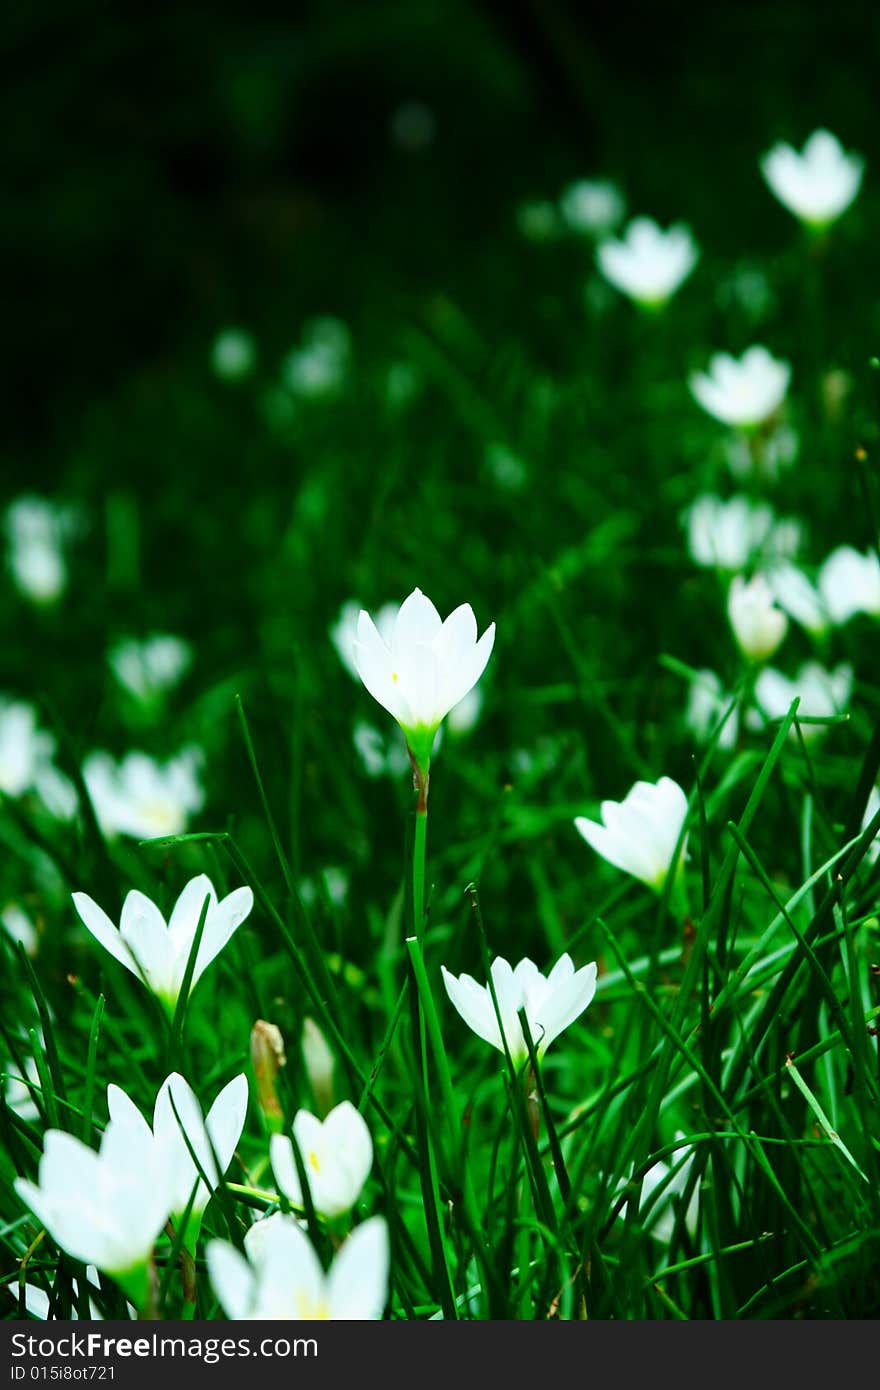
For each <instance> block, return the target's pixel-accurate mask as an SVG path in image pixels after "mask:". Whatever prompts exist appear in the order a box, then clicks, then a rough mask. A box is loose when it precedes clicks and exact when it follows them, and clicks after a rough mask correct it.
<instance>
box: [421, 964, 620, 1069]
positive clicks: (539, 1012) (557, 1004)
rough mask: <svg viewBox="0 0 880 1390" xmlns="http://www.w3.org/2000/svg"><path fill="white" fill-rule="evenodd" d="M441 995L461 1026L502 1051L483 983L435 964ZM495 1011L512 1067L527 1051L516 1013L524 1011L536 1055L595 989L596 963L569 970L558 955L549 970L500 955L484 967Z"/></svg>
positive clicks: (577, 1013) (521, 1062)
mask: <svg viewBox="0 0 880 1390" xmlns="http://www.w3.org/2000/svg"><path fill="white" fill-rule="evenodd" d="M440 972H441V974H442V976H443V983H444V985H445V986H446V993H447V994H448V995H449V998H450V999H451V1001H452V1003H453V1004H454V1005H455V1008H456V1009H457V1010H458V1012H459V1013H460V1014H461V1017H462V1018H463V1019H464V1021H465V1023H466V1024H467V1026H468V1027H469V1028H470V1029H472V1031H473V1032H474V1033H476V1035H477V1037H478V1038H482V1039H483V1041H484V1042H487V1043H489V1044H490V1045H491V1046H492V1047H496V1048H497V1049H498V1051H499V1052H503V1051H504V1043H503V1042H502V1037H501V1029H500V1028H499V1026H498V1014H497V1013H496V1012H495V1004H494V1002H493V1000H492V993H491V990H490V988H489V986H488V985H480V984H478V983H477V981H476V980H475V979H474V978H473V976H471V975H458V976H456V975H452V974H450V972H449V971H448V970H447V969H446V966H445V965H442V966H441V967H440ZM489 972H490V974H491V976H492V983H493V984H494V986H495V995H496V998H497V1000H498V1012H499V1013H500V1014H501V1021H502V1024H503V1027H504V1039H505V1041H506V1042H507V1049H508V1051H509V1053H510V1057H511V1061H512V1062H513V1064H514V1066H516V1067H521V1066H523V1065H524V1063H525V1062H526V1061H527V1060H528V1056H529V1049H528V1045H527V1043H526V1040H525V1037H524V1035H523V1030H522V1027H521V1025H520V1021H519V1017H518V1012H519V1010H520V1009H524V1010H525V1014H526V1022H527V1023H528V1028H529V1033H530V1035H531V1039H532V1043H533V1045H534V1048H535V1052H536V1055H537V1056H538V1057H539V1058H541V1057H543V1055H544V1053H545V1052H546V1051H547V1048H548V1047H549V1046H550V1044H551V1043H552V1042H553V1040H554V1039H555V1038H558V1037H559V1035H560V1033H562V1032H563V1031H564V1030H565V1029H566V1028H568V1027H569V1026H570V1024H572V1023H574V1021H575V1019H577V1018H580V1016H581V1014H582V1013H583V1011H584V1009H585V1008H586V1007H587V1005H588V1004H589V1003H590V1002H591V1000H592V998H593V995H594V994H595V993H596V962H595V961H593V962H591V964H590V965H584V966H582V967H581V969H580V970H575V968H574V963H573V962H572V959H571V956H569V955H563V956H560V957H559V960H558V961H557V962H556V964H555V965H554V967H553V969H552V970H551V971H550V973H549V975H546V976H545V975H542V973H541V971H540V970H539V969H538V967H537V966H536V965H535V964H534V962H533V961H530V960H528V959H526V960H521V961H520V962H519V964H518V965H516V966H511V965H510V963H509V962H508V961H506V960H505V959H504V958H503V957H502V956H498V957H497V958H496V959H495V960H493V962H492V964H491V966H490V967H489Z"/></svg>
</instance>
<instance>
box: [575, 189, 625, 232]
mask: <svg viewBox="0 0 880 1390" xmlns="http://www.w3.org/2000/svg"><path fill="white" fill-rule="evenodd" d="M559 211H560V212H561V214H562V220H563V222H564V223H565V225H566V226H567V227H568V228H569V230H570V231H572V232H578V233H580V234H581V235H584V236H599V235H601V234H602V233H603V232H610V231H613V230H614V228H615V227H616V226H617V224H618V222H620V221H621V220H622V218H623V214H624V212H625V211H626V204H625V202H624V198H623V194H622V193H621V191H620V189H619V188H618V187H617V184H615V183H611V181H610V180H609V179H578V180H577V182H576V183H571V184H569V185H568V187H567V188H566V189H565V190H564V191H563V193H562V195H561V197H560V199H559Z"/></svg>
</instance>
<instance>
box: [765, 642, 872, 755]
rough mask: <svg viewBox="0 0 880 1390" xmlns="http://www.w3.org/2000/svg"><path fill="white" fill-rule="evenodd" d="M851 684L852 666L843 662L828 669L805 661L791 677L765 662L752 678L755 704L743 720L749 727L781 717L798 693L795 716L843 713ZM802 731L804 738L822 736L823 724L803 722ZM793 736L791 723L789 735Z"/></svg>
mask: <svg viewBox="0 0 880 1390" xmlns="http://www.w3.org/2000/svg"><path fill="white" fill-rule="evenodd" d="M852 686H853V670H852V667H851V666H849V665H847V664H846V663H845V662H842V663H841V664H840V665H838V666H835V668H834V670H833V671H828V670H826V669H825V667H824V666H820V665H819V663H818V662H816V661H808V662H807V663H806V664H805V665H803V666H801V668H800V670H799V671H798V673H797V675H796V676H795V678H794V680H789V678H788V676H784V675H783V674H782V672H781V671H777V670H776V669H775V668H774V667H772V666H768V667H767V668H766V669H765V670H763V671H762V672H761V674H760V675H759V676H758V679H757V681H756V682H755V706H756V708H755V709H752V710H749V713H748V715H747V718H746V722H747V723H748V725H749V728H751V729H761V728H763V727H764V724H765V723H766V722H767V721H769V720H773V719H783V718H784V717H785V715H786V714H788V711H789V709H790V708H791V703H792V701H793V700H794V699H795V698H797V697H800V703H799V705H798V708H797V714H796V718H797V719H800V718H801V717H802V716H803V715H807V716H809V717H811V718H815V719H824V718H828V717H829V716H831V715H835V714H844V713H845V712H846V708H847V705H848V704H849V701H850V696H851V695H852ZM801 733H802V735H803V737H804V739H806V740H810V739H815V738H821V736H822V734H823V733H825V725H824V724H802V725H801ZM796 736H797V735H796V733H795V729H794V726H793V725H792V728H791V731H790V737H792V738H795V737H796Z"/></svg>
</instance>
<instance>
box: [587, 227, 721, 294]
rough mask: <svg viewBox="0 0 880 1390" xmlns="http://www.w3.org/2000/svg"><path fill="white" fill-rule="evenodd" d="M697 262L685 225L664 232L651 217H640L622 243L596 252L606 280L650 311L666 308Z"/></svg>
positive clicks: (609, 243)
mask: <svg viewBox="0 0 880 1390" xmlns="http://www.w3.org/2000/svg"><path fill="white" fill-rule="evenodd" d="M698 258H699V250H698V248H697V245H696V242H695V241H694V239H693V237H692V236H691V233H690V230H689V229H688V228H687V227H686V226H684V224H683V223H680V222H679V223H676V224H675V225H674V226H672V227H670V228H669V230H668V231H665V232H664V231H663V229H662V227H659V226H658V225H657V223H656V222H653V221H652V220H651V219H650V218H649V217H637V218H636V219H635V220H634V221H633V222H630V223H629V225H628V227H627V228H626V231H625V233H624V236H623V239H622V240H621V241H603V242H602V243H601V244H600V246H599V248H598V250H597V252H596V259H597V261H598V264H599V269H600V270H601V272H602V274H603V275H604V276H605V278H606V280H608V281H610V283H611V284H612V285H614V286H615V288H616V289H618V290H620V291H621V292H622V293H623V294H626V295H628V296H629V297H630V299H634V300H635V301H636V302H637V303H639V304H642V305H644V306H645V307H648V308H659V307H660V306H661V305H663V304H665V303H666V301H667V300H668V299H669V298H670V296H671V295H673V294H674V293H675V291H676V290H677V289H678V287H679V286H680V285H681V284H682V282H683V281H684V280H686V279H687V277H688V275H690V273H691V271H692V270H693V268H694V266H695V265H696V263H697V260H698Z"/></svg>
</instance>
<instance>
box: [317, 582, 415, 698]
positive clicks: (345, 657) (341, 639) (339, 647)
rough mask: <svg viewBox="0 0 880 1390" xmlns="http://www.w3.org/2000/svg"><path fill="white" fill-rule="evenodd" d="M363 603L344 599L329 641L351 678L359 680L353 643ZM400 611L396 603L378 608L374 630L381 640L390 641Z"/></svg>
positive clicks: (355, 639)
mask: <svg viewBox="0 0 880 1390" xmlns="http://www.w3.org/2000/svg"><path fill="white" fill-rule="evenodd" d="M362 608H363V605H362V604H360V603H358V601H357V599H353V598H350V599H346V601H345V603H343V605H342V607H341V608H340V610H339V615H338V617H337V619H336V622H335V623H334V624H333V626H332V627H331V629H330V641H331V642H332V643H333V645H334V647H335V648H336V653H337V655H338V657H339V660H340V661H341V662H342V664H343V666H344V667H345V669H346V671H347V672H348V674H349V675H350V676H351V678H352V680H355V681H356V680H359V679H360V677H359V676H358V669H357V666H356V665H355V660H354V644H355V642H356V641H357V630H358V618H359V617H360V615H361V610H362ZM399 611H400V604H398V603H383V605H382V607H381V608H380V609H378V611H377V613H376V617H375V623H376V630H377V631H378V633H379V636H380V637H381V638H382V640H383V642H388V643H390V641H391V633H392V632H393V630H394V620H395V618H396V617H397V614H398V613H399Z"/></svg>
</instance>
